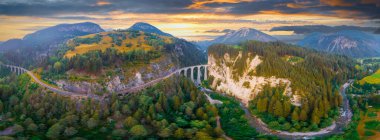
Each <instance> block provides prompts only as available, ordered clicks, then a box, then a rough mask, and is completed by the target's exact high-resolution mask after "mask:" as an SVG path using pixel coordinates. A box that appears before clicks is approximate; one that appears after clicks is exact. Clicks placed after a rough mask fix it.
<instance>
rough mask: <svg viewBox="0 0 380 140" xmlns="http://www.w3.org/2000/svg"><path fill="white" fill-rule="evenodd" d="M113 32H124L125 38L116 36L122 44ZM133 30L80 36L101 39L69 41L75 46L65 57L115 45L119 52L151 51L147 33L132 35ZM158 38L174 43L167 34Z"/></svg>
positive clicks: (103, 49)
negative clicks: (97, 36) (79, 41)
mask: <svg viewBox="0 0 380 140" xmlns="http://www.w3.org/2000/svg"><path fill="white" fill-rule="evenodd" d="M111 34H123V35H124V36H125V38H123V37H116V38H117V39H119V40H120V44H119V45H118V43H116V42H115V41H114V40H113V39H112V37H110V35H111ZM132 34H133V33H131V32H117V31H112V32H103V33H99V34H91V35H86V36H81V37H79V38H80V39H92V38H93V37H94V36H96V35H99V36H100V41H99V42H92V43H90V44H85V43H80V44H76V43H75V42H74V40H70V41H68V43H67V44H68V46H71V47H74V49H73V50H69V51H67V52H66V54H65V57H67V58H71V57H73V56H75V55H77V54H84V53H86V52H88V51H94V50H101V51H105V50H106V49H107V48H111V47H114V48H116V49H117V50H118V51H119V52H129V51H132V50H138V49H140V50H145V51H149V50H152V49H154V46H152V45H150V44H149V43H148V41H147V40H146V38H147V37H148V36H147V35H146V34H145V33H143V32H139V33H138V35H132ZM157 38H158V39H160V40H162V41H163V42H164V43H166V44H169V43H172V38H170V37H165V36H157Z"/></svg>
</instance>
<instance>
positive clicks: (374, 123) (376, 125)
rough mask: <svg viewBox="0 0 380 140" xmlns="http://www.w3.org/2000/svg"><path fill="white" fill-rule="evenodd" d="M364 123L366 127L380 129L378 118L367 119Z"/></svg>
mask: <svg viewBox="0 0 380 140" xmlns="http://www.w3.org/2000/svg"><path fill="white" fill-rule="evenodd" d="M364 124H365V126H364V128H366V129H370V130H376V131H380V121H378V120H371V121H367V122H365V123H364Z"/></svg>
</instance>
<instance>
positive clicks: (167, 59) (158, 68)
mask: <svg viewBox="0 0 380 140" xmlns="http://www.w3.org/2000/svg"><path fill="white" fill-rule="evenodd" d="M66 46H67V47H63V49H61V50H59V51H58V52H57V55H56V56H54V57H50V59H49V61H48V62H47V64H46V65H45V66H44V67H42V69H40V70H37V71H36V72H37V73H39V74H41V75H42V78H43V79H44V80H46V81H49V82H50V83H53V84H56V85H58V86H60V87H62V88H64V89H65V90H69V91H73V92H81V93H98V94H102V93H110V92H116V91H119V90H123V89H125V88H128V87H133V86H136V85H138V84H141V83H144V82H148V81H151V80H154V79H156V78H160V77H163V76H165V75H167V74H168V73H170V72H172V71H174V70H176V69H178V68H181V67H184V66H190V65H197V64H202V63H205V56H204V54H203V53H202V52H201V51H200V50H198V49H197V47H196V46H194V45H193V44H191V43H189V42H187V41H185V40H182V39H178V38H175V37H168V36H160V35H157V34H153V33H144V32H142V31H134V30H117V31H110V32H102V33H98V34H91V35H87V36H81V37H77V38H74V39H72V40H69V41H68V42H67V44H66Z"/></svg>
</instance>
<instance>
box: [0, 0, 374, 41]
mask: <svg viewBox="0 0 380 140" xmlns="http://www.w3.org/2000/svg"><path fill="white" fill-rule="evenodd" d="M379 13H380V0H320V1H319V0H0V41H5V40H8V39H11V38H22V37H23V36H24V35H26V34H28V33H31V32H34V31H36V30H39V29H43V28H46V27H49V26H53V25H56V24H61V23H78V22H87V21H90V22H94V23H97V24H99V25H100V26H101V27H102V28H104V29H106V30H111V29H123V28H128V27H129V26H131V25H132V24H133V23H135V22H148V23H150V24H152V25H154V26H156V27H158V28H160V29H161V30H163V31H164V32H167V33H170V34H173V35H174V36H177V37H181V38H185V39H189V40H202V39H210V38H213V37H215V36H216V35H220V34H223V30H225V29H232V30H235V29H238V28H241V27H250V28H255V29H258V30H260V31H263V32H265V33H268V34H270V35H290V34H293V32H292V31H269V30H270V29H271V28H273V27H279V26H303V25H328V26H338V25H352V26H361V27H376V28H378V27H380V14H379Z"/></svg>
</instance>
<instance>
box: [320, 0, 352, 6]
mask: <svg viewBox="0 0 380 140" xmlns="http://www.w3.org/2000/svg"><path fill="white" fill-rule="evenodd" d="M320 2H321V3H323V4H327V5H330V6H353V5H354V4H353V3H349V2H345V1H344V0H320Z"/></svg>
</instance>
